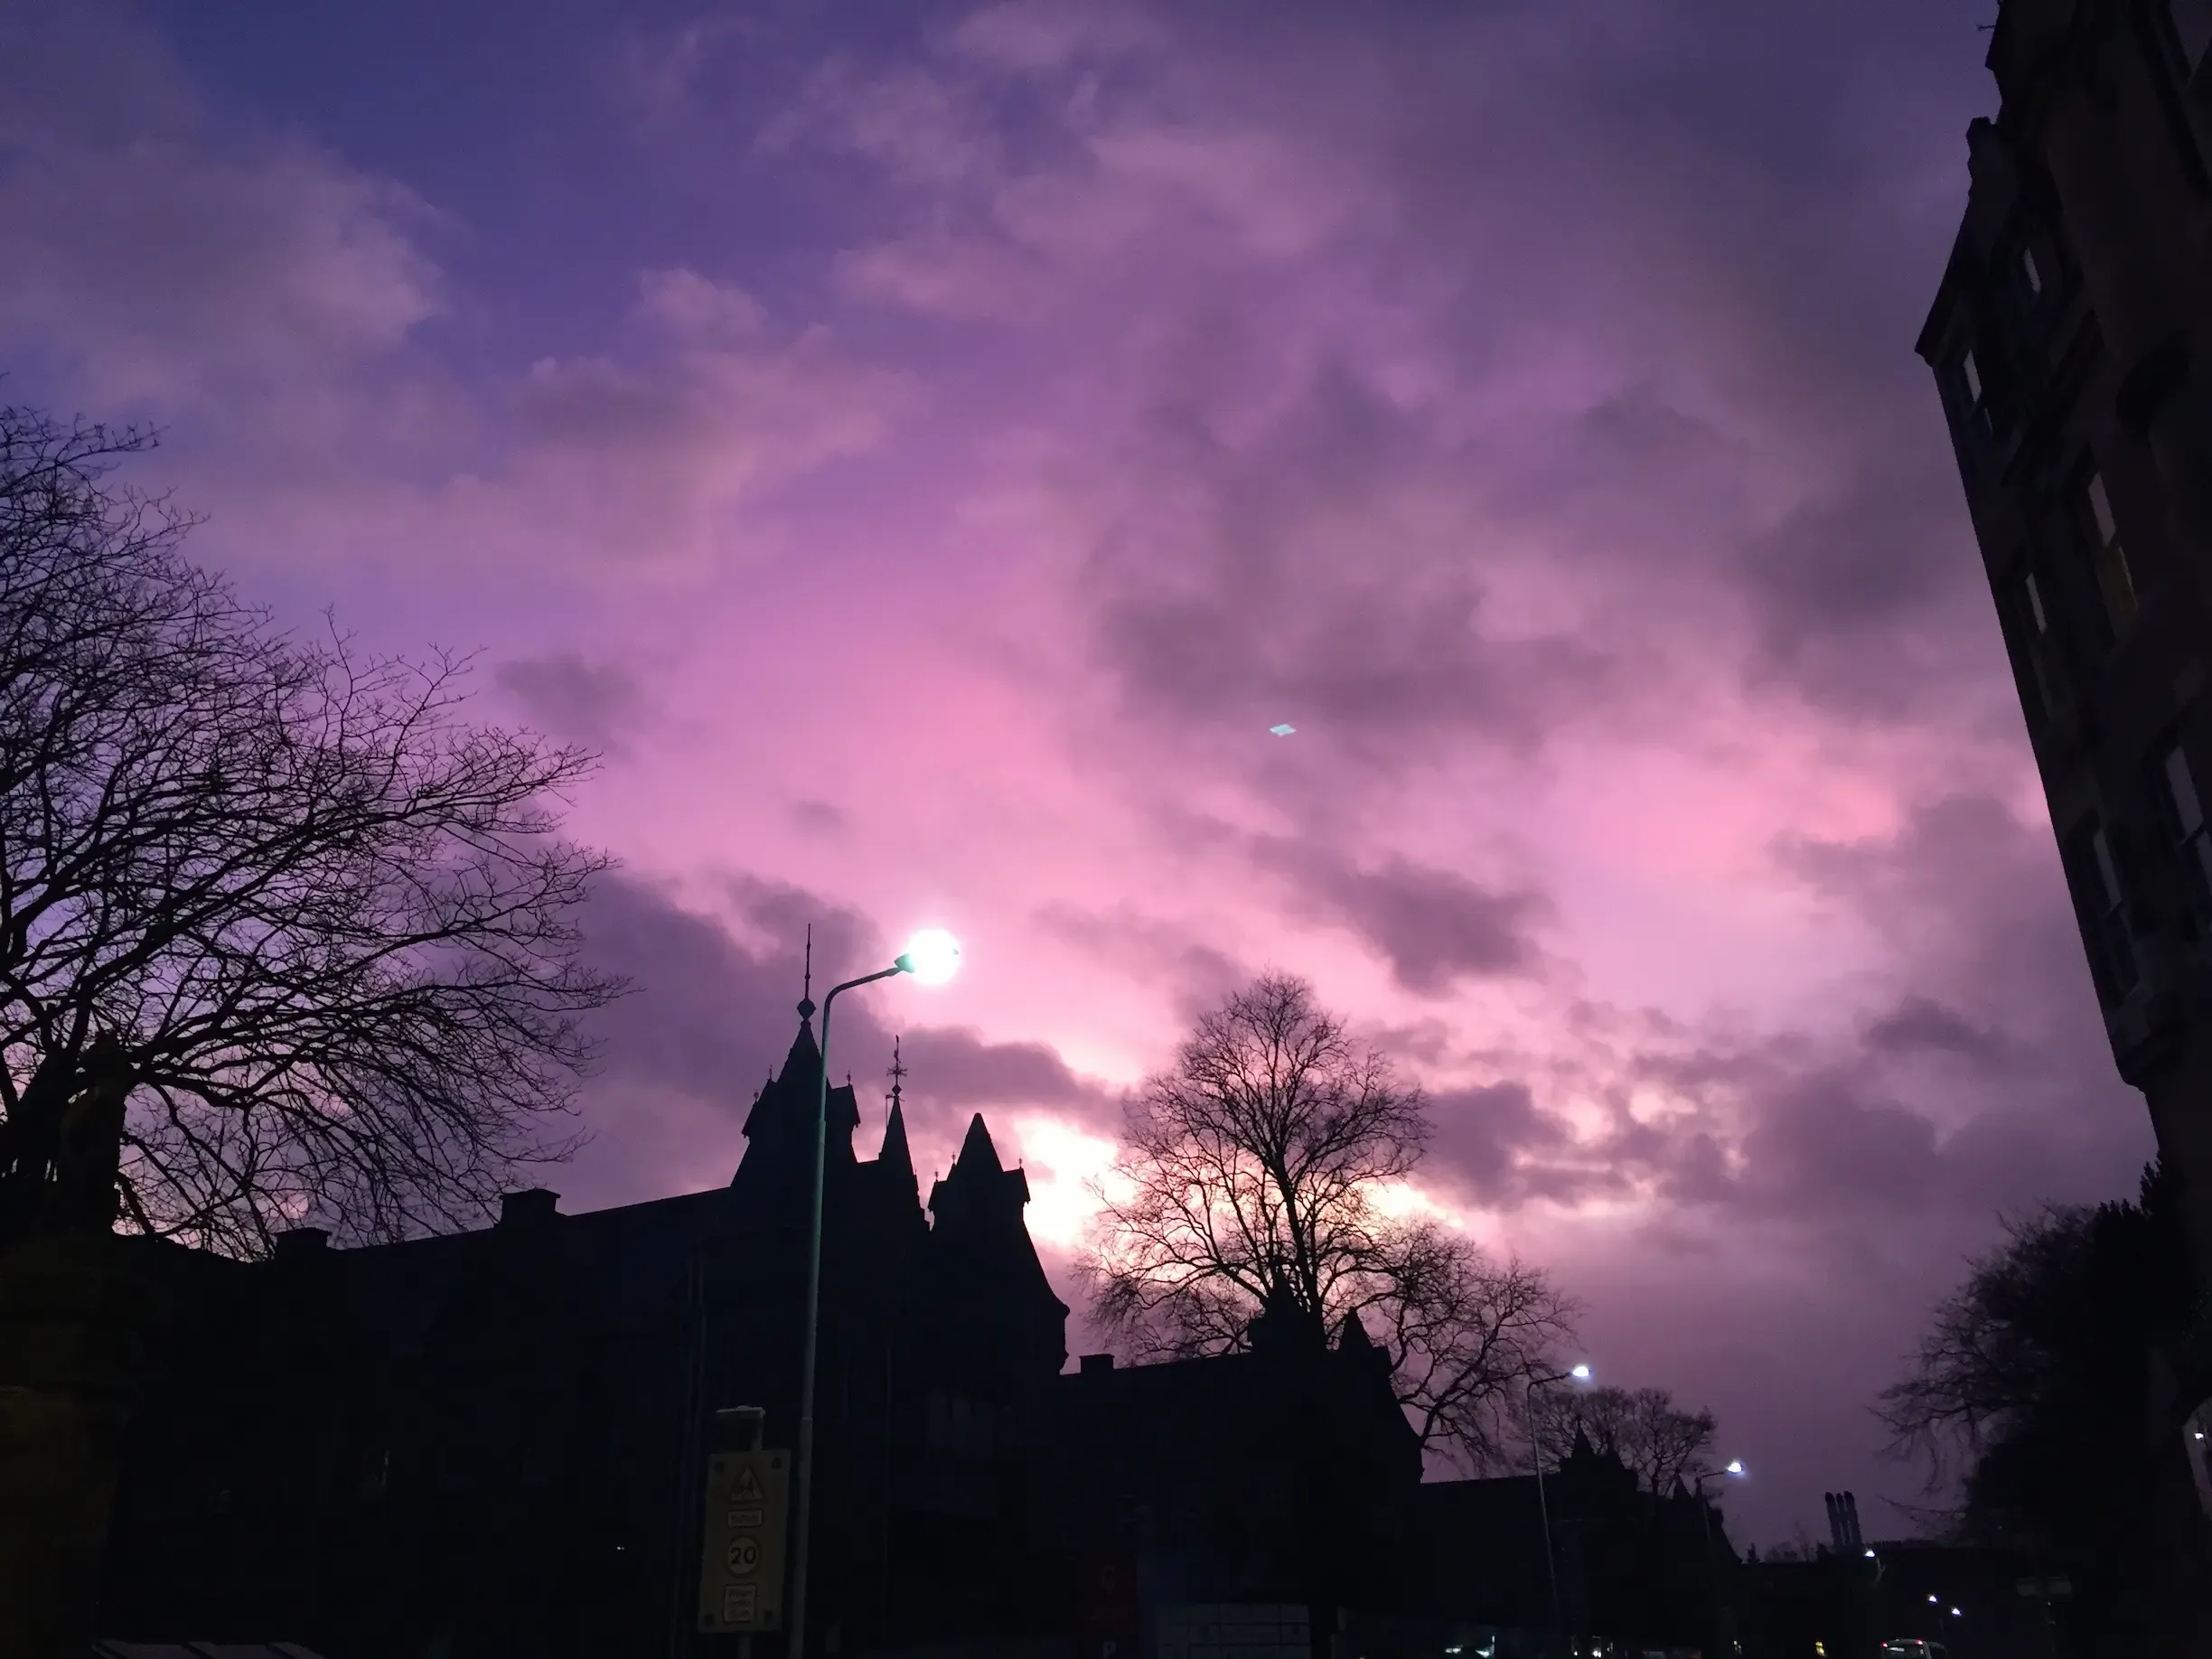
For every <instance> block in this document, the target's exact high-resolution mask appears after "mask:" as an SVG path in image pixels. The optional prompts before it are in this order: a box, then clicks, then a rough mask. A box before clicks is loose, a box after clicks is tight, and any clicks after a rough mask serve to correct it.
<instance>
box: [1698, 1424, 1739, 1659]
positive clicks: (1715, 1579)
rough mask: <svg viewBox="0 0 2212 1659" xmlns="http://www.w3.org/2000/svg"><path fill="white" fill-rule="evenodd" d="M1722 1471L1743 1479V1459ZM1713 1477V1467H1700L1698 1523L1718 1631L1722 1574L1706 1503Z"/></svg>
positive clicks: (1713, 1616)
mask: <svg viewBox="0 0 2212 1659" xmlns="http://www.w3.org/2000/svg"><path fill="white" fill-rule="evenodd" d="M1720 1473H1721V1474H1723V1475H1728V1476H1734V1477H1735V1478H1736V1479H1738V1480H1741V1479H1742V1478H1743V1473H1744V1466H1743V1463H1742V1460H1741V1459H1739V1458H1737V1459H1731V1460H1730V1461H1729V1465H1728V1467H1726V1468H1723V1469H1721V1470H1720ZM1712 1477H1713V1471H1712V1470H1711V1469H1700V1470H1699V1471H1698V1474H1697V1506H1698V1524H1699V1526H1700V1528H1701V1530H1702V1532H1703V1535H1704V1540H1705V1548H1704V1552H1703V1554H1702V1555H1701V1558H1700V1565H1701V1567H1702V1568H1703V1573H1702V1575H1701V1576H1702V1577H1703V1579H1704V1580H1705V1594H1706V1599H1707V1600H1708V1601H1709V1602H1711V1608H1710V1612H1711V1618H1712V1622H1713V1626H1714V1628H1715V1630H1716V1632H1718V1629H1719V1626H1720V1575H1719V1574H1718V1573H1716V1572H1715V1571H1714V1570H1713V1553H1712V1509H1711V1505H1709V1504H1707V1503H1706V1501H1705V1483H1706V1482H1707V1481H1709V1480H1711V1478H1712ZM1717 1639H1718V1637H1717V1636H1716V1641H1717Z"/></svg>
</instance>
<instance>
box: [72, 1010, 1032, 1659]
mask: <svg viewBox="0 0 2212 1659" xmlns="http://www.w3.org/2000/svg"><path fill="white" fill-rule="evenodd" d="M801 1006H802V1008H803V1009H804V1010H805V1012H806V1013H809V1014H811V1004H804V1005H801ZM820 1073H821V1061H820V1053H819V1051H818V1050H817V1048H816V1046H815V1042H814V1036H813V1033H812V1030H811V1024H810V1023H809V1022H808V1021H807V1020H806V1019H804V1018H803V1017H802V1020H801V1026H800V1030H799V1032H798V1035H797V1036H796V1038H795V1039H794V1040H793V1042H792V1046H791V1052H790V1054H789V1055H788V1056H787V1057H786V1059H785V1061H784V1064H783V1070H782V1072H781V1073H780V1074H779V1075H778V1076H777V1077H776V1078H775V1079H774V1081H773V1083H770V1084H769V1085H768V1086H767V1087H766V1088H765V1089H764V1090H763V1092H761V1094H760V1096H759V1097H758V1099H757V1100H756V1101H755V1103H754V1105H753V1108H752V1111H751V1112H750V1114H749V1116H748V1117H747V1120H746V1122H745V1138H746V1148H745V1155H744V1158H743V1160H742V1162H741V1163H740V1164H739V1166H738V1168H737V1170H736V1175H735V1176H734V1177H733V1179H732V1180H731V1182H730V1184H729V1186H726V1187H724V1188H719V1189H716V1190H712V1191H708V1192H703V1193H694V1194H690V1195H686V1196H682V1197H676V1198H666V1199H661V1200H659V1201H656V1202H652V1203H647V1204H631V1205H627V1206H625V1207H623V1208H620V1209H614V1210H606V1211H601V1212H598V1213H595V1214H580V1215H573V1216H572V1215H564V1214H561V1213H560V1212H559V1210H558V1204H557V1200H556V1198H555V1195H553V1194H551V1193H549V1192H544V1191H533V1192H524V1193H516V1194H512V1195H510V1196H509V1197H508V1198H507V1200H506V1201H505V1204H504V1206H503V1210H502V1213H501V1217H500V1220H499V1222H498V1223H497V1224H496V1225H494V1226H492V1227H491V1228H489V1229H486V1230H484V1231H482V1232H478V1233H464V1234H459V1235H455V1236H449V1237H439V1238H428V1239H422V1240H417V1241H412V1242H405V1243H399V1244H393V1245H386V1246H380V1247H373V1248H367V1249H359V1250H342V1251H341V1250H334V1249H332V1248H330V1247H329V1245H328V1243H327V1241H326V1239H325V1237H324V1235H323V1234H321V1233H315V1232H313V1231H303V1232H299V1233H291V1234H288V1235H286V1236H285V1237H284V1238H283V1239H281V1240H280V1241H279V1242H278V1246H277V1250H276V1251H275V1253H274V1255H273V1257H272V1259H271V1260H269V1261H267V1262H258V1263H246V1262H239V1261H226V1260H221V1259H219V1258H215V1257H211V1256H206V1255H202V1254H200V1253H198V1252H194V1251H185V1250H182V1249H178V1248H175V1247H171V1246H166V1245H157V1244H153V1243H152V1242H148V1247H149V1249H151V1250H153V1251H158V1252H159V1254H160V1257H161V1259H162V1262H163V1267H164V1274H165V1277H166V1278H167V1279H168V1280H169V1281H170V1283H171V1285H172V1288H173V1301H174V1302H175V1304H176V1307H177V1310H178V1317H177V1326H178V1328H179V1332H180V1336H179V1340H178V1343H177V1345H176V1348H175V1351H174V1353H173V1357H172V1360H171V1363H170V1364H169V1365H168V1366H167V1368H166V1372H165V1375H164V1381H163V1382H162V1384H161V1386H160V1388H159V1390H158V1391H157V1393H156V1396H155V1401H154V1403H153V1404H152V1406H151V1407H150V1408H149V1409H148V1411H146V1412H145V1415H144V1416H143V1417H142V1419H141V1420H140V1422H139V1424H138V1426H137V1428H136V1431H135V1437H134V1443H133V1447H132V1449H131V1453H130V1457H129V1462H128V1464H127V1469H126V1474H125V1478H124V1484H123V1487H122V1490H121V1492H120V1493H119V1494H118V1500H117V1518H116V1525H115V1532H114V1537H113V1542H112V1545H111V1551H110V1555H111V1560H110V1569H109V1589H108V1597H107V1606H106V1627H107V1629H108V1633H109V1634H110V1635H113V1636H130V1635H132V1634H134V1633H143V1634H173V1633H176V1632H179V1631H190V1632H191V1633H192V1635H193V1636H194V1638H195V1639H217V1640H227V1639H239V1640H247V1639H258V1640H266V1639H268V1638H269V1637H270V1636H272V1635H274V1634H278V1633H288V1634H286V1639H288V1640H295V1641H300V1642H303V1643H305V1644H306V1645H310V1646H313V1647H315V1648H316V1649H317V1650H318V1651H323V1652H326V1653H329V1654H337V1655H341V1656H344V1655H351V1654H373V1655H385V1654H390V1655H399V1654H410V1655H412V1654H449V1655H453V1656H455V1659H458V1656H459V1655H463V1654H544V1655H553V1654H594V1655H597V1654H610V1655H611V1654H633V1653H634V1654H648V1653H650V1654H685V1653H689V1652H693V1651H695V1650H696V1651H707V1648H708V1645H711V1644H708V1641H707V1639H706V1638H702V1637H699V1636H694V1635H693V1634H691V1633H692V1631H693V1630H694V1629H695V1627H696V1625H697V1621H698V1550H699V1541H700V1536H701V1519H702V1518H701V1514H700V1510H699V1505H700V1504H701V1502H702V1495H701V1494H702V1487H703V1482H702V1480H701V1478H700V1476H701V1472H702V1470H703V1467H704V1462H705V1459H706V1458H707V1457H708V1455H709V1452H710V1449H711V1448H710V1447H709V1444H708V1441H709V1439H710V1437H711V1436H712V1434H713V1432H714V1430H713V1422H714V1417H713V1413H714V1412H715V1411H716V1410H717V1409H718V1408H721V1407H726V1406H734V1405H741V1404H743V1405H757V1406H760V1407H763V1408H764V1409H765V1411H766V1420H765V1425H764V1428H765V1438H766V1440H767V1442H768V1443H769V1444H770V1445H779V1446H786V1447H788V1446H790V1445H792V1444H793V1443H794V1441H795V1439H796V1428H797V1420H798V1374H799V1350H800V1345H801V1333H802V1327H801V1310H802V1306H803V1286H804V1282H805V1270H806V1256H805V1245H806V1239H807V1227H808V1198H809V1194H810V1191H811V1175H812V1167H813V1162H812V1160H813V1145H812V1139H811V1132H810V1131H811V1122H812V1117H813V1112H814V1111H815V1102H816V1100H817V1091H818V1089H819V1088H820ZM857 1129H858V1110H857V1107H856V1103H855V1100H854V1095H853V1091H852V1089H851V1088H850V1087H849V1086H846V1087H841V1088H836V1089H832V1090H831V1091H830V1092H829V1130H830V1132H829V1137H828V1148H829V1150H828V1156H827V1159H826V1176H825V1195H824V1215H825V1224H824V1247H823V1265H822V1283H823V1293H822V1318H821V1354H820V1394H819V1396H818V1407H817V1416H818V1435H819V1457H818V1464H817V1475H816V1505H817V1508H816V1532H815V1539H816V1547H815V1570H814V1573H813V1587H814V1594H813V1599H814V1602H815V1606H816V1607H817V1609H818V1614H817V1620H816V1622H817V1623H818V1625H819V1626H820V1630H821V1632H822V1635H823V1645H825V1646H829V1647H833V1648H839V1649H843V1650H845V1651H853V1650H855V1649H856V1648H858V1647H860V1646H863V1645H867V1643H869V1642H872V1641H875V1640H877V1639H879V1638H880V1637H881V1636H882V1635H883V1633H885V1632H886V1631H890V1630H894V1629H895V1630H897V1631H900V1632H902V1633H904V1634H907V1635H909V1636H918V1635H928V1634H932V1633H935V1632H940V1631H942V1632H945V1633H959V1632H968V1631H973V1630H976V1629H987V1630H1001V1629H1005V1630H1018V1629H1021V1628H1024V1627H1026V1626H1031V1625H1036V1624H1041V1623H1046V1622H1049V1621H1050V1620H1051V1618H1052V1617H1053V1616H1054V1608H1053V1607H1051V1606H1050V1605H1049V1604H1050V1603H1051V1601H1052V1599H1053V1597H1054V1592H1055V1591H1056V1589H1057V1588H1058V1587H1057V1586H1056V1585H1055V1584H1054V1583H1053V1582H1052V1581H1051V1575H1050V1574H1049V1573H1043V1574H1040V1573H1039V1572H1038V1571H1036V1570H1034V1569H1035V1565H1036V1563H1035V1562H1034V1561H1033V1560H1032V1556H1033V1555H1034V1553H1035V1543H1036V1540H1035V1537H1034V1528H1033V1527H1031V1526H1030V1524H1029V1518H1028V1516H1027V1515H1026V1514H1025V1513H1024V1509H1023V1505H1024V1504H1025V1502H1026V1496H1027V1484H1026V1480H1025V1478H1024V1468H1025V1464H1024V1457H1023V1452H1024V1448H1025V1447H1026V1444H1027V1443H1028V1441H1029V1439H1031V1437H1032V1436H1033V1434H1034V1432H1035V1427H1036V1423H1037V1421H1038V1420H1040V1413H1041V1410H1042V1396H1043V1393H1044V1392H1045V1390H1046V1389H1047V1388H1048V1387H1049V1386H1050V1385H1051V1383H1052V1382H1053V1381H1054V1377H1055V1375H1056V1373H1058V1372H1059V1370H1060V1368H1061V1365H1062V1363H1063V1361H1064V1358H1065V1350H1064V1343H1063V1337H1062V1331H1063V1328H1064V1321H1065V1319H1066V1316H1067V1309H1066V1308H1065V1307H1064V1305H1063V1304H1062V1303H1061V1302H1060V1300H1059V1298H1057V1297H1055V1296H1054V1294H1053V1291H1052V1289H1051V1287H1050V1285H1049V1284H1048V1283H1047V1282H1046V1280H1045V1273H1044V1270H1043V1268H1042V1266H1041V1265H1040V1264H1039V1262H1038V1260H1037V1256H1036V1250H1035V1248H1034V1246H1033V1245H1032V1244H1031V1242H1030V1240H1029V1236H1028V1233H1027V1230H1026V1227H1025V1225H1024V1224H1023V1220H1022V1207H1023V1205H1024V1204H1026V1203H1027V1201H1028V1189H1027V1186H1026V1181H1025V1179H1024V1177H1023V1175H1022V1173H1021V1171H1020V1170H1018V1169H1011V1170H1009V1169H1007V1168H1005V1167H1003V1166H1002V1165H1001V1163H1000V1161H999V1159H998V1154H997V1151H996V1148H994V1147H993V1145H992V1143H991V1139H990V1135H989V1130H988V1129H986V1128H985V1126H984V1124H983V1121H982V1120H981V1119H980V1118H978V1119H976V1120H975V1121H974V1122H973V1123H972V1124H971V1126H970V1129H969V1131H968V1135H967V1139H966V1141H965V1143H964V1144H963V1146H962V1147H961V1153H960V1156H959V1158H957V1159H956V1160H955V1161H954V1163H953V1165H952V1167H951V1169H950V1170H949V1171H948V1172H947V1173H946V1175H945V1176H944V1178H943V1179H942V1181H940V1182H938V1183H937V1184H936V1186H935V1188H934V1189H933V1192H932V1194H931V1196H930V1204H929V1207H928V1211H927V1212H925V1211H924V1207H923V1203H922V1199H921V1195H920V1192H919V1188H918V1186H917V1183H916V1180H915V1176H914V1164H913V1160H912V1158H911V1156H910V1154H909V1151H908V1148H907V1143H906V1132H905V1124H904V1112H903V1108H902V1106H901V1105H900V1103H899V1102H898V1101H896V1100H895V1101H893V1104H892V1106H891V1110H890V1112H889V1116H888V1120H887V1122H886V1125H885V1128H884V1130H883V1137H882V1142H881V1146H880V1149H879V1150H878V1152H877V1155H876V1158H873V1159H872V1160H867V1161H862V1160H860V1159H859V1158H858V1157H857V1156H856V1155H855V1153H854V1150H853V1147H852V1137H853V1135H854V1133H855V1131H856V1130H857ZM932 1222H934V1224H932ZM764 1651H769V1650H767V1649H764Z"/></svg>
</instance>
